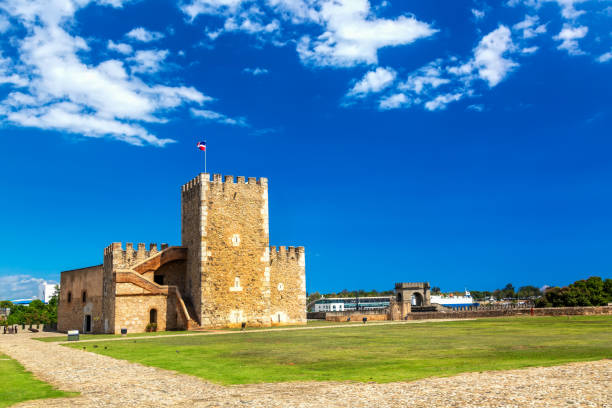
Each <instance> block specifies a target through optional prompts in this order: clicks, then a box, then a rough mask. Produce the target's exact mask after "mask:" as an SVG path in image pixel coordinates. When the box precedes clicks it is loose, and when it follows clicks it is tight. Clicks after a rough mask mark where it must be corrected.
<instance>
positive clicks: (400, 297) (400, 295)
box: [397, 293, 402, 302]
mask: <svg viewBox="0 0 612 408" xmlns="http://www.w3.org/2000/svg"><path fill="white" fill-rule="evenodd" d="M397 301H398V302H401V301H402V294H401V293H398V294H397Z"/></svg>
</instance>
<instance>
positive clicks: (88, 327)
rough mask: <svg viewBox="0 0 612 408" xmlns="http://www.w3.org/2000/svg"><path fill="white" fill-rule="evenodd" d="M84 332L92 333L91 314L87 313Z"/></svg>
mask: <svg viewBox="0 0 612 408" xmlns="http://www.w3.org/2000/svg"><path fill="white" fill-rule="evenodd" d="M83 333H91V315H85V324H83Z"/></svg>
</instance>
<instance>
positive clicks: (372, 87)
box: [348, 67, 397, 98]
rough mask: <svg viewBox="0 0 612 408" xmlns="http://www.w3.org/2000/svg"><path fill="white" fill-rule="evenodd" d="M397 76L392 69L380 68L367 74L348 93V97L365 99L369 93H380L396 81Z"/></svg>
mask: <svg viewBox="0 0 612 408" xmlns="http://www.w3.org/2000/svg"><path fill="white" fill-rule="evenodd" d="M396 75H397V74H396V72H395V71H394V70H392V69H390V68H383V67H378V68H376V70H374V71H370V72H368V73H366V74H365V75H364V76H363V78H362V79H361V80H360V81H359V82H357V83H356V84H355V86H354V87H353V88H352V89H351V90H350V91H349V92H348V95H349V96H355V97H358V98H363V97H365V96H366V95H368V94H369V93H376V92H380V91H382V90H383V89H385V88H387V87H388V86H390V85H391V84H392V83H393V81H395V77H396Z"/></svg>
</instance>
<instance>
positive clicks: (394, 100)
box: [378, 93, 409, 110]
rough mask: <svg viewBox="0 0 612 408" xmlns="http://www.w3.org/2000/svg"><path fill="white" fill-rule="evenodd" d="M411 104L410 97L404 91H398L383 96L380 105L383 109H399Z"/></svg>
mask: <svg viewBox="0 0 612 408" xmlns="http://www.w3.org/2000/svg"><path fill="white" fill-rule="evenodd" d="M408 104H409V101H408V98H407V97H406V95H405V94H403V93H396V94H393V95H389V96H386V97H384V98H382V99H381V100H380V102H379V104H378V107H379V108H380V109H382V110H388V109H397V108H400V107H402V106H406V105H408Z"/></svg>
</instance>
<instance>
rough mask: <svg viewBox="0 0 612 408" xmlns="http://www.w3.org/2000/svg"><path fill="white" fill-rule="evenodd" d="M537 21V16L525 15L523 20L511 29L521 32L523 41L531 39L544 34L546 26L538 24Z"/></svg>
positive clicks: (538, 19)
mask: <svg viewBox="0 0 612 408" xmlns="http://www.w3.org/2000/svg"><path fill="white" fill-rule="evenodd" d="M539 21H540V18H539V17H538V16H530V15H526V16H525V19H524V20H523V21H521V22H520V23H516V24H515V25H513V26H512V29H513V30H515V31H521V32H522V34H523V38H524V39H528V38H533V37H536V36H537V35H538V34H544V33H545V32H546V24H539Z"/></svg>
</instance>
